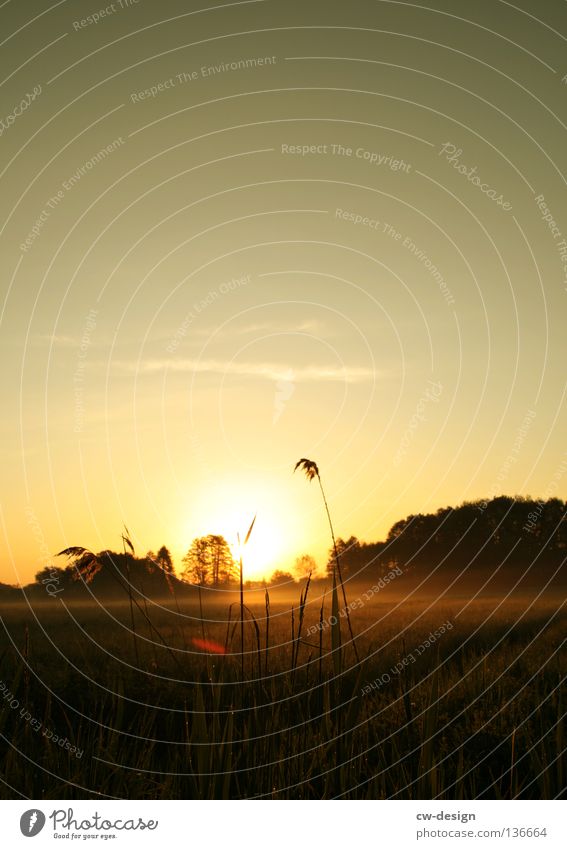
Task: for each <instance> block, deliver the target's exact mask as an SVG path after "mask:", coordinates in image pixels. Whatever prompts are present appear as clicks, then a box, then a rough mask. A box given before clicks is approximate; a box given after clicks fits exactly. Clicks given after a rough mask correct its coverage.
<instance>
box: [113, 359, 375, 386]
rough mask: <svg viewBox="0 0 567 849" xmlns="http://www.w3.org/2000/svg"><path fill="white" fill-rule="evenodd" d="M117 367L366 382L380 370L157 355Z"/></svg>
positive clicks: (151, 371)
mask: <svg viewBox="0 0 567 849" xmlns="http://www.w3.org/2000/svg"><path fill="white" fill-rule="evenodd" d="M114 368H115V370H118V371H120V372H121V373H122V374H127V375H131V374H157V373H159V372H166V371H169V372H178V373H179V372H180V373H184V374H220V375H232V376H235V377H258V378H264V379H266V380H289V379H290V374H291V375H292V378H291V379H292V380H293V381H295V382H296V383H300V382H304V383H308V382H317V381H328V382H341V383H364V382H367V381H371V380H375V379H376V377H377V373H376V372H375V371H373V370H372V369H368V368H361V367H357V366H344V367H342V368H341V367H339V368H337V367H335V366H320V365H310V366H301V367H300V368H292V367H291V366H290V365H278V364H275V363H242V362H234V361H233V362H223V361H221V360H193V359H190V360H187V359H183V360H181V359H154V360H145V361H144V362H141V363H133V362H115V363H114Z"/></svg>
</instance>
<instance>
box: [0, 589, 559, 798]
mask: <svg viewBox="0 0 567 849" xmlns="http://www.w3.org/2000/svg"><path fill="white" fill-rule="evenodd" d="M308 592H309V595H308ZM311 592H312V586H311V585H310V586H309V587H308V586H307V585H306V586H305V587H302V588H301V593H300V597H299V600H298V602H297V603H294V605H293V606H294V611H295V612H294V632H293V637H294V639H293V642H290V639H289V636H288V635H290V633H291V629H290V607H289V605H288V604H287V603H286V602H285V601H284V600H281V599H278V597H277V591H273V592H272V594H271V598H269V600H268V599H267V597H266V596H264V598H263V600H258V602H255V601H254V600H252V601H250V600H249V603H248V604H247V605H245V609H244V617H245V618H246V619H247V621H249V623H250V625H249V627H251V628H252V631H253V633H254V634H256V628H257V629H258V635H257V638H256V640H255V643H256V645H255V648H254V649H253V650H252V651H251V652H248V654H249V655H250V657H251V658H257V664H256V663H255V662H254V663H251V664H247V665H246V668H247V671H248V675H247V677H246V679H245V680H244V681H243V680H242V671H241V654H242V652H241V651H240V650H239V649H240V645H239V639H238V637H237V635H238V631H236V633H235V630H234V625H237V624H238V620H237V621H236V622H234V620H232V623H231V624H230V627H229V628H228V639H227V641H226V653H225V654H222V655H219V656H218V658H213V659H212V662H211V655H210V654H209V653H208V652H203V653H198V652H192V653H190V654H187V653H186V652H185V651H184V648H183V644H182V639H181V637H180V633H179V627H178V622H177V619H178V616H179V614H178V613H177V611H176V609H175V607H174V606H173V604H172V606H171V609H170V610H169V611H168V610H166V609H163V607H162V608H157V607H156V608H154V609H152V605H151V604H150V614H151V617H152V620H153V622H154V628H155V631H152V634H154V639H153V641H151V640H149V639H148V638H147V637H145V636H144V635H143V629H140V627H139V625H140V623H142V622H144V621H145V619H144V615H143V614H144V609H143V607H142V606H140V608H138V607H137V606H136V603H135V596H134V605H133V606H134V615H135V617H136V620H137V621H136V625H137V626H138V627H137V633H138V650H139V654H140V666H141V669H142V670H143V669H150V668H152V667H151V663H150V662H151V661H152V660H153V658H154V652H155V654H156V656H157V670H154V671H153V672H152V673H151V674H150V673H148V672H142V671H138V670H137V669H136V668H135V667H134V666H133V665H132V664H131V660H132V659H133V658H134V656H135V655H134V648H133V644H131V643H125V641H124V639H123V636H122V634H123V633H124V629H128V628H129V624H130V623H129V619H130V610H129V601H128V598H127V595H126V594H125V603H124V605H123V607H120V608H118V609H117V610H115V611H113V615H114V616H116V617H117V621H116V624H114V625H112V627H109V625H108V623H107V622H101V621H100V615H101V614H100V610H98V609H95V608H94V607H93V608H89V607H85V606H81V605H80V604H77V605H72V604H71V605H70V606H68V609H69V611H70V614H71V615H72V616H75V617H77V618H80V621H81V625H82V629H78V628H76V627H73V625H72V622H73V620H70V619H69V614H68V613H66V612H65V609H64V608H60V607H59V606H56V605H49V606H47V605H43V606H42V605H36V607H35V608H32V610H31V611H30V610H29V609H28V608H25V609H22V608H18V609H17V610H16V609H14V610H13V612H10V611H6V612H4V615H3V618H2V625H3V643H4V646H3V651H0V680H2V682H5V683H6V684H7V686H8V687H9V689H10V691H11V692H12V693H13V695H14V697H15V698H16V699H18V700H19V701H20V703H21V706H22V707H25V708H26V709H27V710H28V711H29V712H30V713H31V714H32V715H33V716H34V717H36V718H37V719H38V720H39V721H40V722H41V727H42V729H44V728H46V729H49V730H50V731H52V732H55V733H58V734H59V735H65V736H66V737H67V738H68V740H69V741H70V743H72V744H73V745H77V746H79V747H80V749H82V750H83V752H84V755H83V756H82V757H81V758H80V759H79V758H76V757H74V756H72V755H71V754H70V753H69V752H68V751H66V750H63V749H60V748H59V747H58V746H57V745H54V744H53V743H50V742H49V740H48V739H47V738H46V737H44V736H42V733H41V732H37V731H34V730H33V729H32V728H31V726H30V724H29V722H26V721H25V720H24V719H23V718H22V717H21V716H20V715H19V709H18V710H11V709H10V708H9V706H8V705H7V704H6V703H3V707H2V710H1V711H0V735H1V737H0V747H1V749H2V754H3V756H4V766H3V772H2V777H3V778H4V780H5V781H9V784H10V786H11V788H13V789H10V787H8V786H7V785H6V784H4V785H3V787H4V789H3V791H0V792H2V793H3V794H4V795H5V796H11V794H15V795H17V794H22V795H25V796H28V797H29V798H37V799H40V798H42V797H45V798H84V797H93V798H95V797H96V796H97V795H99V794H100V795H102V796H112V797H121V798H122V797H128V798H203V799H209V798H244V797H246V798H249V797H261V798H334V797H342V798H358V799H361V798H378V799H379V798H434V797H435V798H441V799H444V798H445V799H450V798H476V797H480V798H510V797H513V798H520V799H521V798H550V797H553V796H557V795H561V794H564V792H565V789H564V784H563V781H564V776H565V752H564V743H563V739H564V738H563V721H564V707H563V702H562V693H561V687H562V686H563V685H564V681H565V673H564V670H565V661H566V660H567V656H566V654H567V652H566V646H565V641H564V637H563V636H562V634H563V633H564V627H565V618H564V617H563V618H560V617H558V618H557V619H556V621H555V622H554V620H553V617H554V616H555V613H554V611H553V608H552V607H547V608H546V607H543V606H542V607H541V608H540V609H539V610H537V611H535V612H534V615H533V617H532V618H531V619H530V620H527V621H525V622H523V623H521V624H520V625H518V626H516V627H515V628H514V631H513V635H514V639H513V640H512V639H510V638H506V634H507V632H508V630H509V623H508V621H507V617H509V616H515V618H516V619H519V618H520V617H519V616H518V615H517V613H516V612H515V611H514V609H513V608H508V610H507V611H506V612H505V616H503V617H502V619H501V620H495V621H493V622H492V623H489V624H487V625H485V626H483V627H482V628H481V629H480V630H479V629H478V627H477V625H478V619H479V618H480V619H486V618H487V616H486V612H483V611H482V610H481V609H480V608H479V607H478V606H475V605H472V606H470V608H469V611H470V618H469V619H468V621H467V620H465V619H463V620H462V621H460V622H459V626H458V629H457V628H455V630H454V632H451V633H450V634H447V635H445V636H446V639H445V637H444V638H443V641H442V642H441V641H440V643H439V646H438V649H434V650H431V651H429V653H427V654H425V655H424V656H423V657H420V658H419V660H418V661H417V662H416V663H415V664H413V665H412V666H411V667H408V668H406V669H405V670H404V672H403V680H402V676H400V678H399V679H394V680H392V681H391V682H390V683H389V684H388V685H385V686H383V687H380V688H377V689H375V690H373V691H372V692H371V693H370V694H368V695H362V689H363V686H364V684H365V683H367V682H370V681H373V680H375V679H376V678H377V677H379V676H380V675H382V674H383V673H384V671H385V670H388V669H391V668H392V667H393V666H394V665H395V664H396V662H397V661H398V660H399V656H400V653H401V652H404V653H405V652H406V651H410V650H411V648H412V646H414V645H415V644H418V643H419V642H420V641H421V640H422V639H423V638H424V636H425V635H426V634H427V633H428V631H429V630H430V629H431V628H432V627H435V625H436V624H438V623H439V621H442V620H443V618H444V617H447V616H448V615H449V614H450V610H449V611H447V610H446V609H444V610H443V609H435V610H433V611H430V612H429V613H426V612H425V611H426V605H425V604H423V605H421V607H420V606H419V605H413V608H412V609H408V605H406V606H405V608H404V609H403V610H398V611H397V612H394V607H395V605H394V603H392V604H391V605H390V608H391V610H392V614H391V615H389V616H385V614H384V611H383V610H379V609H376V608H375V609H370V608H369V609H368V610H365V611H364V615H363V613H362V612H359V614H358V618H357V625H358V629H359V630H360V632H361V633H364V637H359V645H360V646H361V647H362V648H363V652H364V656H363V660H362V663H361V664H360V666H359V668H358V670H356V671H354V670H351V669H349V668H347V667H345V666H343V667H342V668H341V669H340V670H337V668H336V665H335V663H336V660H335V658H336V652H335V651H334V650H333V645H332V639H333V636H332V633H331V631H330V629H323V630H321V631H320V637H319V644H320V651H319V656H318V663H317V666H316V670H317V671H316V674H315V676H314V677H313V674H312V673H313V664H311V663H310V657H309V656H308V653H309V651H310V650H311V649H312V646H308V645H307V644H306V641H304V640H303V634H304V633H305V630H306V628H308V627H309V625H311V624H315V623H316V622H317V621H323V616H324V614H323V613H322V609H323V605H322V604H321V600H320V598H318V597H317V596H311ZM233 597H236V601H235V602H233V604H234V605H235V606H236V608H237V609H239V608H240V599H239V595H238V593H236V594H233ZM195 605H196V601H195V602H187V601H185V602H183V601H182V603H181V607H182V613H183V615H184V624H183V626H182V627H183V629H184V630H185V631H186V634H185V637H186V639H187V642H188V644H190V643H191V635H192V634H195V635H198V634H199V633H200V623H199V622H198V620H197V617H196V616H194V614H195V612H196V609H195ZM409 607H411V605H410V606H409ZM72 608H74V610H73V609H72ZM24 610H25V611H26V612H24ZM208 611H209V615H210V617H211V618H210V620H209V622H208V631H209V634H208V636H209V637H210V638H212V639H216V640H219V642H220V640H221V634H222V632H223V630H224V628H225V626H227V621H229V620H230V617H228V616H226V614H225V615H224V617H223V608H222V607H220V606H219V605H218V604H217V605H216V606H213V605H208ZM241 617H242V611H241ZM475 617H476V618H475ZM223 619H224V621H223ZM380 619H382V621H379V620H380ZM109 621H110V620H109ZM412 621H413V622H418V623H419V624H417V625H416V624H414V625H411V622H412ZM254 622H255V623H256V624H255V625H254ZM408 626H409V627H408ZM26 629H27V630H26ZM404 629H405V630H406V634H405V637H404V640H405V645H402V643H401V641H400V638H399V637H398V636H397V635H398V634H399V633H400V632H401V631H402V630H404ZM156 632H159V633H160V634H161V635H162V636H163V638H164V640H165V643H166V645H164V644H163V643H161V642H160V641H159V640H158V639H157V638H156V637H155V633H156ZM268 632H269V635H270V636H269V640H268ZM233 642H234V643H235V646H234V647H233V646H232V643H233ZM97 645H99V646H100V648H97ZM130 646H131V648H130V651H128V648H129V647H130ZM262 649H263V651H262ZM303 652H304V653H303ZM306 655H307V656H306ZM173 657H175V658H176V659H178V660H177V663H176V662H175V661H174V660H173ZM483 676H484V678H483ZM26 681H27V683H26ZM408 700H409V707H408ZM503 706H505V709H503ZM558 747H559V748H558ZM26 758H29V759H31V761H32V763H34V764H36V766H35V767H34V768H33V769H30V768H29V761H27V760H26Z"/></svg>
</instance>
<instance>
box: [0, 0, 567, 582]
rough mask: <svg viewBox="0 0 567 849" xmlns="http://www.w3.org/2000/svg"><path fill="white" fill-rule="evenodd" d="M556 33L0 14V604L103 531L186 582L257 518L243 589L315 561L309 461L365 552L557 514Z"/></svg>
mask: <svg viewBox="0 0 567 849" xmlns="http://www.w3.org/2000/svg"><path fill="white" fill-rule="evenodd" d="M203 7H204V8H203ZM103 13H104V14H103ZM566 24H567V18H566V15H565V9H564V4H563V3H561V2H559V0H555V1H554V2H546V3H543V4H542V3H535V2H534V0H530V2H527V0H524V2H523V3H522V4H521V5H519V4H515V5H513V4H510V3H506V2H504V0H490V2H488V1H486V2H480V3H475V4H470V3H464V2H454V0H452V2H449V0H435V2H433V3H428V4H427V5H426V4H421V3H407V2H394V0H379V2H374V0H372V2H370V0H353V2H350V3H348V4H347V3H343V2H311V3H305V2H301V3H300V2H296V0H291V2H289V0H286V1H285V2H284V0H253V2H237V3H223V4H218V5H216V6H215V5H214V4H210V3H209V4H202V3H201V4H198V3H194V2H192V0H191V2H181V0H170V2H168V1H167V0H165V2H160V3H157V2H150V0H138V2H134V0H129V2H126V0H122V3H120V2H114V3H111V4H109V5H107V6H104V5H102V4H97V3H96V2H84V0H78V1H77V2H70V0H63V2H59V3H55V4H53V5H52V6H48V5H46V4H45V3H42V2H37V0H34V1H33V2H25V3H18V2H16V0H9V2H8V3H4V4H3V5H2V6H0V63H1V68H0V74H1V76H0V87H1V89H2V97H1V103H2V112H1V115H0V121H1V122H2V123H1V124H0V130H1V134H0V181H1V191H0V220H1V225H0V240H1V245H2V257H3V262H2V300H1V311H0V317H1V329H0V345H1V351H2V359H1V362H2V366H1V368H2V398H3V404H2V410H3V414H2V420H1V428H2V430H1V441H0V451H1V456H2V469H3V474H2V488H1V502H0V520H1V527H2V532H1V534H0V540H1V542H0V580H4V581H6V582H9V583H18V582H23V581H27V580H29V579H30V578H31V577H32V576H33V574H34V572H35V571H37V569H38V568H39V567H41V566H42V565H45V564H46V563H48V562H52V561H51V560H50V556H51V553H53V552H55V551H58V550H59V549H61V548H63V547H65V546H68V545H78V544H80V545H85V546H87V547H89V548H93V549H95V550H100V549H102V548H112V547H114V548H116V547H118V546H119V542H120V531H121V527H122V523H123V522H125V523H126V524H127V525H128V527H129V528H130V531H131V534H132V538H133V541H134V543H135V545H136V548H137V550H138V551H139V552H140V553H144V552H145V551H146V550H147V549H148V548H153V549H156V548H157V547H159V545H161V544H162V543H166V544H167V545H169V546H170V548H171V549H172V551H173V552H174V555H175V557H176V558H177V563H178V564H179V560H180V557H181V556H182V554H183V553H184V551H185V550H186V549H187V548H188V546H189V544H190V542H191V539H192V538H193V537H194V536H197V535H200V534H203V533H211V532H212V533H224V534H225V535H227V537H229V538H230V540H231V542H232V541H233V538H234V536H235V534H236V532H237V530H238V529H239V528H240V529H241V531H243V532H245V531H246V529H247V527H248V525H249V523H250V520H251V518H252V516H253V515H254V514H255V513H257V514H258V519H257V524H256V528H255V535H256V538H257V548H256V552H255V555H254V568H253V569H252V568H251V571H253V572H254V574H255V575H257V574H260V573H261V572H262V571H263V570H264V566H263V563H264V561H265V568H267V569H270V568H273V567H275V566H279V567H286V566H289V565H290V562H292V560H293V558H294V557H295V556H297V555H298V554H302V553H306V552H310V553H312V554H313V555H314V556H315V557H316V559H317V560H318V562H319V563H320V564H321V565H322V564H323V563H324V560H325V552H326V550H327V548H328V546H329V539H328V532H327V527H326V519H325V515H324V513H323V511H322V504H321V502H320V499H319V494H318V492H317V490H316V487H315V485H314V484H311V485H309V484H308V483H307V481H305V480H304V478H302V477H299V476H298V475H295V476H293V475H292V469H293V466H294V464H295V462H296V461H297V460H298V459H299V458H300V457H308V458H311V459H314V460H316V461H317V463H318V464H319V467H320V469H321V474H322V477H323V481H324V484H325V486H326V489H327V494H328V498H329V503H330V507H331V510H332V513H333V516H334V519H335V524H336V530H337V533H338V534H339V535H342V536H349V535H350V534H355V535H357V536H359V537H360V538H361V539H365V540H369V541H371V540H376V539H381V538H383V537H384V536H385V534H386V533H387V530H388V528H389V527H390V525H391V524H392V523H393V522H394V521H396V520H397V519H399V518H401V517H403V516H405V515H407V514H408V513H412V512H418V511H422V512H425V511H431V510H435V509H437V508H438V507H440V506H444V505H447V504H457V503H459V502H461V501H462V500H464V499H472V498H481V497H486V496H490V495H495V494H499V493H501V492H506V493H510V494H514V493H519V494H531V495H533V496H536V497H539V496H542V497H544V496H547V495H558V496H561V497H565V480H561V479H560V478H558V477H557V474H558V471H557V470H558V469H560V468H561V463H562V461H563V459H564V457H565V450H566V446H565V440H564V434H565V426H566V415H565V409H566V408H565V389H566V385H565V362H566V357H565V353H566V351H565V348H566V344H565V339H566V334H565V298H566V292H567V217H566V216H565V214H564V210H565V208H566V205H565V186H566V183H565V176H564V172H565V164H566V162H565V158H566V157H565V149H566V146H565V129H566V127H565V120H566V108H565V107H566V104H567V84H566V83H567V60H566V58H565V55H566V54H565V42H566V32H567V26H566ZM564 240H565V242H564ZM562 243H563V244H562ZM563 245H565V247H563ZM550 488H551V489H550Z"/></svg>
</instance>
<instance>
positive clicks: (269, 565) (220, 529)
mask: <svg viewBox="0 0 567 849" xmlns="http://www.w3.org/2000/svg"><path fill="white" fill-rule="evenodd" d="M191 512H192V516H191V529H192V532H193V535H198V536H205V535H206V534H222V536H224V537H225V539H226V541H227V542H228V544H229V546H230V548H231V551H232V554H233V556H234V558H235V560H238V559H239V557H240V554H241V553H242V558H243V564H244V580H245V581H248V580H252V581H258V580H262V579H263V578H266V579H267V578H269V577H270V575H271V574H272V572H273V571H274V570H275V569H283V568H287V569H289V567H290V564H289V562H288V560H289V557H290V553H289V551H288V550H287V545H286V540H285V538H284V530H283V522H282V514H283V513H284V512H285V510H284V505H283V504H282V502H281V500H278V499H277V496H276V495H275V494H270V493H267V492H266V489H265V487H264V488H263V489H260V488H259V489H258V491H257V492H254V491H252V488H250V489H247V490H243V488H242V486H240V485H238V486H230V485H223V486H222V487H219V488H218V489H215V490H213V491H209V492H207V493H204V494H203V496H202V498H200V500H199V505H198V507H197V510H196V511H195V508H193V509H192V511H191ZM254 516H256V517H257V518H256V522H255V523H254V527H253V529H252V533H251V534H250V538H249V540H248V542H247V544H246V545H245V546H244V545H243V542H244V539H245V537H246V534H247V532H248V529H249V527H250V523H251V522H252V519H253V518H254ZM239 538H240V543H239Z"/></svg>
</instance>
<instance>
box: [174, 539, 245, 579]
mask: <svg viewBox="0 0 567 849" xmlns="http://www.w3.org/2000/svg"><path fill="white" fill-rule="evenodd" d="M183 563H184V564H185V569H184V570H183V572H182V575H181V577H182V578H183V580H185V581H191V582H192V583H195V584H199V585H200V586H204V585H205V584H207V583H210V584H214V585H215V586H216V585H217V584H220V583H221V582H226V581H229V580H230V578H231V577H232V576H233V575H234V572H235V569H236V564H235V562H234V558H233V556H232V554H231V551H230V547H229V545H228V543H227V541H226V540H225V538H224V537H223V536H220V535H218V534H209V535H208V536H206V537H197V538H196V539H194V540H193V542H192V543H191V547H190V548H189V551H188V552H187V554H186V555H185V557H184V558H183Z"/></svg>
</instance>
